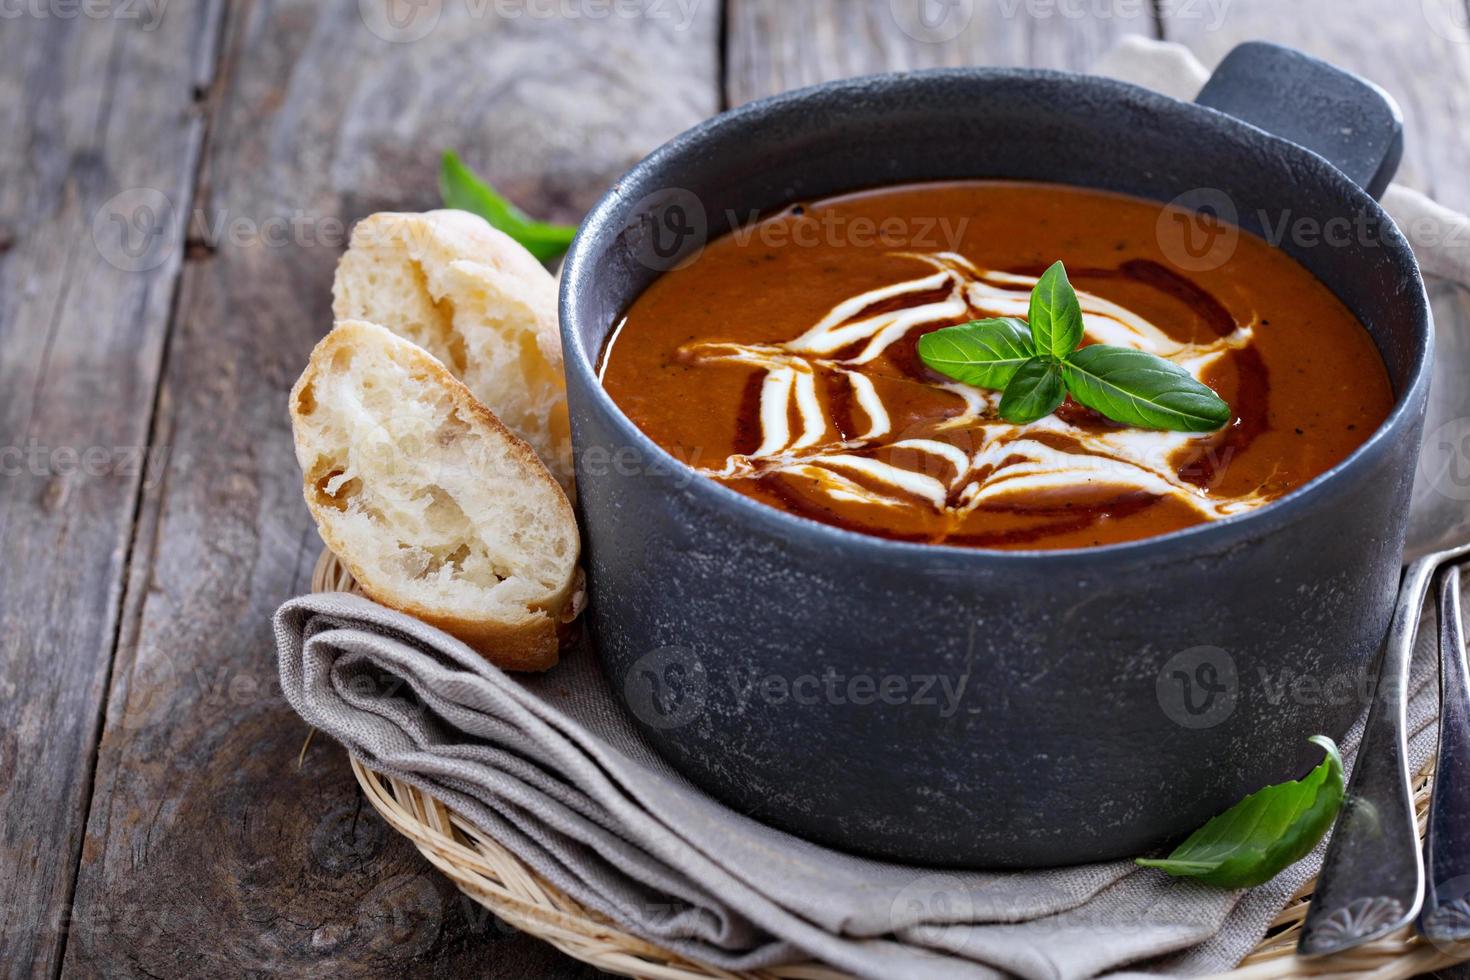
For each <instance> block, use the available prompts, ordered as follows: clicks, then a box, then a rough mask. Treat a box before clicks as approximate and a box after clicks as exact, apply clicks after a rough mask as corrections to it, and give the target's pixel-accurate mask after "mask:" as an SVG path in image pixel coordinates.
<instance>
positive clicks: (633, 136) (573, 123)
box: [65, 0, 718, 978]
mask: <svg viewBox="0 0 1470 980" xmlns="http://www.w3.org/2000/svg"><path fill="white" fill-rule="evenodd" d="M553 6H554V5H553ZM677 6H678V5H666V7H677ZM360 9H361V8H360V7H359V5H358V4H357V3H331V4H327V3H320V2H318V0H292V2H280V3H274V4H267V3H254V4H240V5H237V6H234V7H233V8H232V17H231V22H230V24H229V26H228V29H227V31H226V44H225V55H224V64H223V66H222V69H221V86H220V91H219V92H218V93H217V95H216V98H217V100H218V103H219V106H218V112H217V117H216V120H215V122H214V126H213V135H212V137H211V139H210V142H209V148H208V160H207V181H206V183H207V192H206V195H205V197H204V199H203V203H204V205H205V206H204V208H203V213H202V214H201V215H200V216H199V217H198V219H197V220H195V221H194V222H192V224H191V228H190V237H191V240H192V241H193V243H194V244H193V247H192V248H191V254H192V255H193V257H194V258H195V261H191V262H190V263H188V265H187V267H186V270H185V274H184V277H183V289H182V294H181V297H180V302H179V309H178V314H177V323H176V327H175V330H176V335H175V338H174V341H173V344H172V347H171V349H170V354H169V358H168V364H167V370H166V374H165V381H164V385H163V389H162V394H161V397H160V401H159V405H160V408H159V423H158V429H159V432H160V433H161V434H163V435H164V437H166V438H167V439H168V441H169V442H170V444H172V445H174V446H175V447H176V448H177V451H178V452H179V453H181V454H182V455H183V457H184V458H185V459H187V465H184V466H181V467H176V468H174V469H173V470H171V471H170V472H169V473H168V477H167V480H166V482H164V483H163V484H162V485H160V486H159V487H156V488H154V489H153V490H152V491H151V492H150V493H149V494H148V496H147V497H146V498H145V500H144V505H143V507H142V510H141V517H142V521H141V523H140V531H139V541H138V545H137V554H136V558H135V561H134V564H133V574H132V576H131V591H130V595H129V602H128V604H127V607H126V608H127V610H128V612H129V614H130V615H131V617H132V618H131V619H130V620H129V621H126V622H125V623H124V629H123V635H122V642H121V643H120V646H119V653H118V659H117V663H116V666H115V668H114V672H113V677H114V679H113V684H112V689H111V692H110V696H109V708H108V712H107V724H106V731H105V735H104V739H103V742H102V746H101V750H100V755H99V760H98V772H97V781H96V789H95V793H94V802H93V807H92V813H91V819H90V822H89V824H88V828H87V839H86V845H85V848H84V852H83V856H82V861H81V866H80V872H79V877H78V882H77V895H76V907H75V911H74V916H73V918H74V922H75V923H76V925H75V926H74V927H73V929H72V933H71V938H70V942H69V943H68V946H67V955H66V964H65V968H66V972H67V973H68V974H78V975H95V974H101V973H105V974H107V975H109V976H144V975H155V974H156V975H160V976H177V975H186V974H187V975H201V974H206V975H207V974H216V975H218V974H230V975H238V974H241V973H255V972H272V973H284V974H289V975H293V976H383V975H394V974H398V973H406V972H409V971H413V972H415V973H419V972H427V973H429V974H431V975H450V976H457V975H470V974H474V975H487V974H488V975H491V976H500V977H517V978H518V977H524V976H547V975H560V976H577V975H588V974H590V972H591V971H589V970H586V969H585V968H582V967H580V966H577V965H575V964H572V963H571V962H570V961H568V960H565V958H563V957H562V956H561V955H560V954H558V953H556V952H555V951H554V950H553V949H551V947H548V946H545V945H544V944H542V943H540V942H538V941H536V940H533V939H530V938H528V937H524V936H522V935H520V934H518V933H512V932H509V931H507V930H505V929H503V928H501V927H498V926H497V925H496V923H495V921H494V920H493V919H491V918H489V917H488V916H486V915H484V913H483V912H481V911H480V910H479V909H478V907H477V906H473V905H471V904H469V903H467V902H465V901H463V900H461V899H460V898H459V897H458V895H457V893H455V892H454V891H453V890H452V888H451V887H450V886H449V885H448V884H447V883H446V881H445V880H444V879H443V878H442V876H440V875H438V874H437V873H435V872H434V871H433V870H432V868H431V867H430V865H428V864H427V862H425V861H424V860H423V859H422V858H421V857H420V856H419V855H418V854H417V852H416V851H414V850H413V848H412V847H411V846H410V845H409V844H408V843H407V842H406V841H404V840H402V839H401V838H399V837H398V835H396V834H394V833H393V832H392V831H391V830H390V829H389V828H387V826H386V825H385V824H383V823H382V821H381V820H380V819H379V818H378V817H377V816H376V815H375V814H374V813H373V812H372V811H371V808H368V807H365V805H364V804H363V802H362V800H361V797H360V794H359V792H358V790H357V786H356V784H355V782H354V781H353V779H352V776H351V773H350V771H349V769H348V767H347V765H346V764H345V759H344V757H343V753H342V750H341V748H340V747H339V746H337V745H335V744H333V743H331V742H330V741H328V740H325V739H317V740H315V741H314V742H313V743H312V744H311V746H310V748H309V750H308V751H307V753H306V756H305V764H304V766H303V767H301V768H298V767H297V762H296V760H297V755H298V753H299V752H300V750H301V747H302V743H303V741H304V739H305V738H306V736H307V729H306V726H305V725H304V724H303V723H301V722H300V721H299V719H297V718H296V717H295V715H294V714H293V713H292V712H291V711H290V709H289V707H288V706H287V705H286V704H285V702H284V700H283V698H282V697H281V695H280V691H279V683H278V681H277V679H276V665H275V657H274V645H273V641H272V637H271V634H270V627H269V622H270V616H271V614H272V612H273V611H274V609H275V607H276V606H277V605H278V604H279V603H280V602H281V601H282V600H284V599H286V598H287V597H289V596H291V595H294V594H297V593H300V592H302V591H305V590H306V588H307V586H308V580H309V575H310V571H311V567H312V563H313V562H314V560H315V558H316V555H317V552H318V550H319V548H320V542H319V541H318V539H317V536H316V532H315V529H314V528H313V526H312V524H311V522H310V519H309V517H308V516H307V512H306V509H305V506H304V504H303V502H302V500H301V491H300V475H299V472H298V469H297V466H296V462H295V459H294V456H293V453H292V447H291V435H290V430H289V425H288V420H287V415H286V406H285V399H286V392H287V391H288V389H289V387H290V385H291V383H292V381H293V380H294V379H295V377H296V376H297V374H298V373H299V372H300V371H301V369H302V367H303V366H304V365H305V363H306V356H307V353H308V351H309V350H310V348H311V346H312V344H313V343H314V342H315V341H316V340H317V339H319V338H320V336H321V335H322V334H323V333H325V331H326V330H327V329H328V327H329V326H330V321H331V314H330V302H331V294H330V289H331V279H332V270H333V266H334V265H335V262H336V259H337V256H338V255H339V254H340V251H341V245H342V241H343V236H344V228H343V223H345V222H348V221H351V220H354V219H357V218H360V217H362V216H364V215H366V214H367V213H369V212H371V211H374V210H378V209H384V208H394V209H412V210H419V209H424V208H428V207H431V206H434V205H435V204H436V203H437V193H436V191H435V173H436V168H437V160H438V155H439V152H440V151H441V150H442V149H443V148H445V147H449V146H454V147H457V148H458V149H459V150H460V152H461V154H462V155H463V156H464V157H465V159H466V160H467V161H468V162H470V163H471V164H472V165H473V166H475V167H477V168H478V169H481V170H482V171H483V172H485V173H486V174H487V176H489V177H490V179H492V180H493V181H494V182H495V183H496V184H497V185H499V186H500V187H501V188H502V189H503V190H505V191H506V192H507V193H509V194H510V195H512V196H513V197H514V198H516V199H517V200H518V201H519V202H520V203H521V204H522V205H524V206H525V207H527V208H528V209H529V210H531V211H533V212H535V213H537V214H540V215H545V216H549V217H558V218H576V217H579V216H580V214H581V212H582V210H583V209H585V208H586V207H588V206H589V205H590V203H591V202H592V201H593V200H594V199H595V197H596V196H598V195H599V194H601V193H602V192H603V190H605V188H606V187H607V185H608V184H609V183H610V182H611V180H612V179H613V178H615V177H616V176H617V175H618V174H619V173H621V172H622V171H623V170H624V169H626V167H627V166H629V165H630V164H631V163H632V162H633V161H634V160H636V159H637V158H638V157H640V156H641V155H642V154H644V153H645V152H647V151H648V150H649V149H651V148H653V147H654V146H655V145H657V144H658V143H659V142H661V141H662V140H664V139H666V138H668V137H669V136H672V135H674V134H675V133H676V132H678V131H679V130H681V129H683V128H685V127H687V126H689V125H691V124H693V123H695V122H697V121H698V120H700V119H702V118H703V117H705V116H707V115H709V114H711V113H712V112H713V111H715V109H716V108H717V100H718V79H717V78H716V76H715V72H716V65H717V64H718V58H717V57H716V47H717V44H718V30H717V23H716V13H717V12H716V10H715V9H714V8H713V7H710V6H709V5H703V6H702V7H701V8H700V13H699V15H698V16H697V17H696V18H695V19H694V20H693V21H690V22H688V23H683V22H680V21H677V20H666V19H628V18H623V17H618V16H612V17H609V18H605V19H600V20H591V19H586V18H582V19H578V20H566V21H558V20H548V19H546V18H545V17H541V16H530V15H529V14H528V15H526V16H522V17H518V18H507V17H500V16H497V15H496V13H495V11H496V7H495V5H485V4H478V5H471V4H450V3H445V4H443V5H442V7H441V5H438V4H430V5H428V6H426V7H421V8H418V9H419V10H421V11H428V12H429V13H431V14H437V18H436V20H435V21H434V22H433V23H432V24H427V25H425V24H424V23H417V24H410V25H409V30H408V31H407V32H405V33H399V34H393V33H392V32H388V34H389V37H388V39H385V38H384V37H381V36H378V35H377V34H375V33H374V32H373V30H371V29H370V28H369V25H368V23H367V22H366V21H364V20H363V19H362V18H361V16H360V14H359V10H360ZM527 9H529V8H527ZM538 9H547V6H546V5H539V7H538ZM377 26H378V27H379V28H381V27H382V26H383V25H381V24H379V25H377ZM426 26H427V28H428V29H427V30H426V31H425V32H424V33H422V34H421V35H420V34H419V30H418V29H419V28H421V27H426ZM410 35H412V37H410Z"/></svg>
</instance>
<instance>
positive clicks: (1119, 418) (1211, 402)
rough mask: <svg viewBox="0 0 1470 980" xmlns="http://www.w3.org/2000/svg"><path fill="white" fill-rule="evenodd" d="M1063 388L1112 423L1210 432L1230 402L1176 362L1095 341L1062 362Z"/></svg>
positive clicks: (1227, 412) (1226, 416)
mask: <svg viewBox="0 0 1470 980" xmlns="http://www.w3.org/2000/svg"><path fill="white" fill-rule="evenodd" d="M1062 371H1063V373H1064V376H1065V378H1066V381H1067V390H1068V391H1070V392H1071V393H1072V397H1073V398H1075V399H1077V400H1078V401H1079V402H1081V403H1082V404H1083V405H1086V406H1087V407H1088V408H1091V409H1093V410H1095V411H1098V412H1101V413H1102V414H1104V415H1106V416H1107V417H1108V418H1110V419H1112V420H1113V421H1114V422H1122V423H1123V424H1125V425H1136V426H1140V427H1142V428H1145V429H1172V430H1174V431H1176V432H1212V431H1214V430H1215V429H1218V428H1220V427H1221V426H1222V425H1224V424H1225V423H1227V422H1229V421H1230V406H1229V405H1227V404H1225V402H1224V401H1223V400H1221V398H1220V396H1219V395H1217V394H1215V393H1214V392H1213V391H1211V390H1210V389H1209V388H1208V387H1207V386H1205V385H1203V384H1201V383H1200V382H1198V381H1196V380H1195V378H1194V376H1193V375H1191V374H1190V373H1189V372H1188V371H1186V370H1184V369H1183V368H1182V367H1180V366H1179V365H1177V364H1174V363H1172V362H1170V361H1166V360H1164V359H1163V358H1162V357H1155V356H1154V355H1153V354H1149V353H1147V352H1145V351H1141V350H1134V349H1132V348H1131V347H1110V346H1108V345H1106V344H1093V345H1092V346H1090V347H1084V348H1082V349H1081V350H1079V351H1076V352H1075V353H1073V354H1072V355H1071V356H1070V357H1068V358H1067V360H1066V362H1065V363H1064V364H1063V365H1062Z"/></svg>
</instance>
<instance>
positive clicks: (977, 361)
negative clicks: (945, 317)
mask: <svg viewBox="0 0 1470 980" xmlns="http://www.w3.org/2000/svg"><path fill="white" fill-rule="evenodd" d="M1035 356H1036V349H1035V348H1034V347H1032V346H1031V331H1030V330H1029V329H1028V328H1027V326H1026V324H1025V323H1024V322H1022V321H1021V320H1019V319H1017V318H1016V317H1012V316H1008V317H1000V318H998V319H994V320H971V321H970V322H969V323H962V324H960V325H959V326H957V327H944V328H943V329H941V330H934V331H931V332H930V333H926V334H924V336H922V337H920V338H919V357H920V359H922V360H923V362H924V363H925V364H926V365H928V366H929V367H931V368H933V369H934V370H935V371H938V372H939V373H940V374H943V375H945V376H947V377H950V378H954V379H955V380H956V381H963V382H964V383H965V384H967V385H974V386H975V387H976V388H993V389H995V390H997V391H1003V390H1004V389H1005V386H1006V385H1008V384H1010V383H1011V378H1013V377H1015V375H1016V371H1017V370H1019V369H1020V367H1021V365H1022V364H1025V363H1026V362H1027V361H1029V360H1030V359H1031V358H1033V357H1035Z"/></svg>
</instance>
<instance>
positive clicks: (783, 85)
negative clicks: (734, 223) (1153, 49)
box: [726, 0, 1155, 104]
mask: <svg viewBox="0 0 1470 980" xmlns="http://www.w3.org/2000/svg"><path fill="white" fill-rule="evenodd" d="M727 17H728V24H729V27H728V41H727V43H728V46H729V47H728V51H727V72H728V74H727V79H726V87H727V94H728V96H729V99H730V102H731V103H732V104H739V103H741V102H746V101H749V100H750V99H754V98H759V97H760V96H763V95H770V94H773V93H775V92H781V91H785V90H786V89H789V88H797V87H799V86H803V85H814V84H816V83H818V82H823V81H828V80H830V79H834V78H846V77H849V76H852V75H863V74H869V73H872V72H880V71H896V70H908V69H914V68H940V67H961V66H967V65H1029V66H1032V67H1039V68H1065V69H1071V70H1083V69H1086V68H1087V67H1088V66H1090V65H1091V64H1092V62H1093V61H1094V60H1095V59H1096V58H1097V57H1098V56H1099V55H1100V54H1102V52H1104V51H1106V50H1107V49H1108V47H1109V46H1111V45H1112V44H1113V43H1114V42H1115V41H1116V40H1117V39H1118V38H1119V37H1121V36H1122V35H1124V34H1128V33H1134V34H1145V35H1148V36H1153V34H1154V31H1155V23H1154V18H1153V14H1152V5H1151V4H1150V3H1149V2H1148V0H1105V2H1102V3H1086V4H1078V3H1068V2H1057V0H959V2H956V3H953V4H948V5H945V4H939V3H933V2H931V0H806V2H802V3H791V2H789V0H729V4H728V13H727Z"/></svg>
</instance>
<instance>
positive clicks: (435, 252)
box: [332, 208, 572, 488]
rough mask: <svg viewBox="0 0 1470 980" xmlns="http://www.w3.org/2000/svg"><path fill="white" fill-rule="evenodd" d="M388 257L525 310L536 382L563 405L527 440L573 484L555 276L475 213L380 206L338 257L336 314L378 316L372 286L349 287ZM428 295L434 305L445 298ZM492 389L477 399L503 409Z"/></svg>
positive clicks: (443, 284) (445, 284)
mask: <svg viewBox="0 0 1470 980" xmlns="http://www.w3.org/2000/svg"><path fill="white" fill-rule="evenodd" d="M390 255H391V256H393V257H394V258H393V259H390V258H389V256H390ZM392 260H398V261H409V262H413V263H416V264H417V265H418V266H420V267H422V268H423V269H425V270H431V272H430V275H429V276H428V277H427V278H429V279H432V280H434V281H437V282H438V283H439V284H440V288H441V289H444V288H449V284H451V283H468V284H471V285H472V286H473V287H474V288H475V289H477V290H478V291H480V292H481V293H482V294H483V295H486V296H495V297H500V298H502V299H503V300H510V301H512V302H513V303H514V305H515V306H516V308H518V309H520V310H523V311H524V312H525V313H527V314H529V318H530V322H529V323H522V324H521V325H520V327H521V329H528V330H529V332H530V333H531V335H532V336H533V337H534V340H535V348H536V351H537V352H538V353H539V355H540V357H541V359H542V361H543V362H544V366H545V370H544V372H542V371H537V372H535V374H536V376H537V378H538V379H539V381H538V383H540V384H546V385H554V386H556V388H557V389H558V390H559V395H560V408H559V409H557V410H555V411H553V412H552V413H551V418H550V420H549V422H548V423H547V424H548V428H549V431H547V432H545V433H541V432H538V433H537V434H536V435H534V436H533V437H532V440H531V441H532V442H533V443H537V442H539V441H541V440H549V441H548V442H547V444H546V445H533V448H536V449H540V450H541V451H542V453H543V454H544V456H545V457H546V458H544V459H543V462H545V463H546V464H547V466H548V468H549V469H550V470H551V472H552V475H553V476H555V477H556V478H557V479H558V480H559V481H560V482H561V483H562V484H563V486H565V487H567V488H570V487H571V482H572V479H571V477H572V469H571V431H570V428H569V426H568V423H567V419H566V410H565V402H566V388H565V382H564V381H563V377H564V372H563V365H562V350H561V330H560V326H559V322H560V321H559V317H558V312H557V284H556V278H555V277H554V276H552V275H551V274H550V273H549V272H547V271H546V269H545V267H544V266H542V265H541V263H540V262H538V261H537V260H536V258H535V256H533V255H531V253H530V252H528V251H526V249H525V248H524V247H523V246H521V244H520V243H519V242H517V241H515V239H513V238H511V237H510V236H509V235H506V234H505V233H504V232H502V231H500V230H499V229H497V228H494V227H492V226H491V225H490V224H489V222H487V221H485V219H483V218H481V217H480V216H479V215H475V214H470V213H469V212H467V211H458V210H453V209H448V208H444V209H439V210H435V211H425V212H423V213H414V212H400V211H380V212H377V213H375V214H371V215H369V216H368V217H366V218H364V219H362V220H361V221H359V222H358V223H357V225H356V226H355V227H354V228H353V232H352V243H351V246H350V248H349V250H348V253H347V254H345V255H344V256H343V257H342V259H341V261H340V262H339V263H338V269H337V275H336V276H335V278H334V280H333V283H332V314H333V316H335V317H337V318H338V319H339V320H343V319H350V318H364V319H376V318H377V314H376V313H375V311H374V310H373V309H372V308H371V307H372V306H373V305H374V304H372V303H367V302H364V299H365V294H367V293H369V292H371V290H368V289H358V288H354V287H355V286H356V285H357V284H356V283H354V282H353V278H354V276H355V275H358V274H360V270H361V269H363V268H364V267H370V266H371V265H372V264H373V263H375V262H378V261H384V262H386V261H392ZM363 263H365V264H363ZM431 294H432V291H431ZM354 295H356V296H357V299H356V300H354V299H353V296H354ZM432 298H433V299H434V301H435V302H436V303H438V302H439V301H441V300H442V299H443V298H444V297H443V296H441V295H432ZM383 325H384V326H385V327H387V328H388V329H390V330H394V331H395V332H397V328H396V326H395V325H394V324H393V323H390V322H387V321H386V320H384V321H383ZM451 373H453V371H451ZM543 373H544V376H543ZM528 377H529V376H528ZM497 394H499V392H491V391H481V392H478V393H477V397H479V398H481V399H482V400H485V401H486V403H487V404H488V405H489V406H490V407H491V408H492V409H494V408H496V407H500V408H501V409H502V410H504V409H505V405H503V404H498V403H497V402H496V401H495V397H496V395H497Z"/></svg>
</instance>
